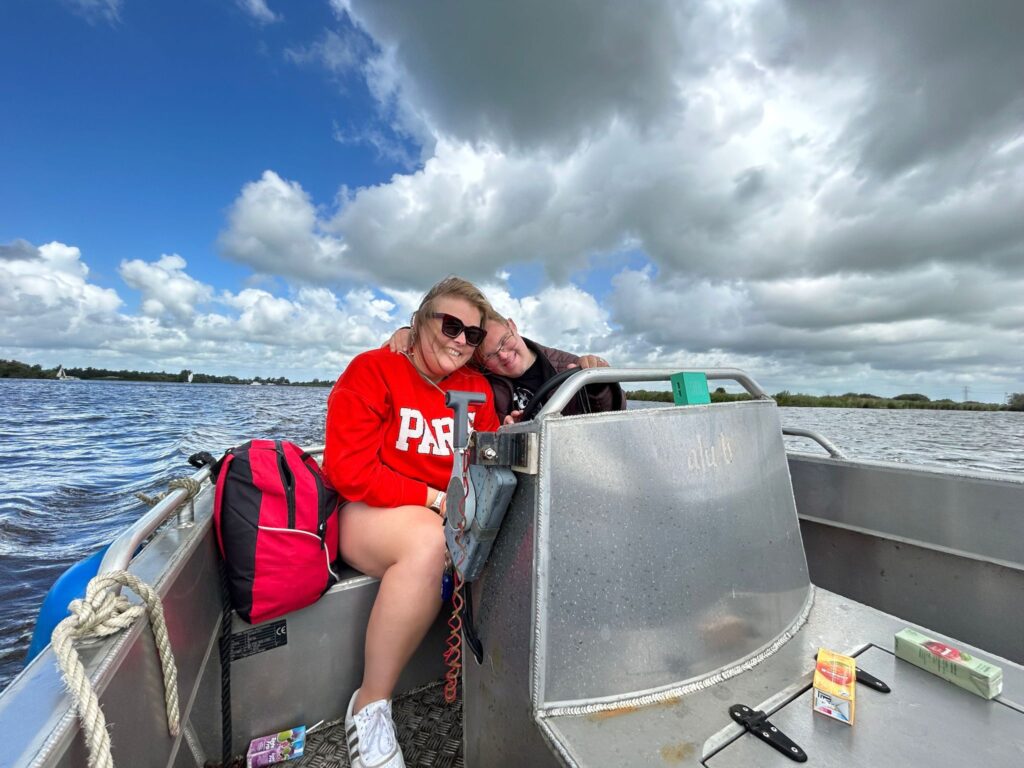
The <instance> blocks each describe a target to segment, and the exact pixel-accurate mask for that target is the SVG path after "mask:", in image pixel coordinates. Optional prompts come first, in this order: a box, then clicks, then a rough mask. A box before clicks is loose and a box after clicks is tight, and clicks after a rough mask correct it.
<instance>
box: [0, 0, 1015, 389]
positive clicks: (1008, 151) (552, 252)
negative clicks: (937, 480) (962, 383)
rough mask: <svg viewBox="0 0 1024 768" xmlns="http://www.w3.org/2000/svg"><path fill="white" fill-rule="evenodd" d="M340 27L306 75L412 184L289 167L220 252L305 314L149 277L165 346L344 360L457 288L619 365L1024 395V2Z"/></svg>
mask: <svg viewBox="0 0 1024 768" xmlns="http://www.w3.org/2000/svg"><path fill="white" fill-rule="evenodd" d="M251 5H258V6H261V7H263V8H266V6H265V4H264V3H262V2H258V3H253V4H251ZM331 5H332V7H333V8H334V10H335V14H336V28H332V29H331V30H325V31H324V32H322V33H321V34H320V35H319V36H317V37H316V38H315V39H312V40H311V41H310V42H308V43H306V44H305V45H298V46H294V47H292V48H290V49H289V50H288V51H286V53H285V56H286V57H287V58H288V59H289V60H290V61H292V62H293V63H296V64H300V65H306V64H310V65H313V64H315V65H317V66H319V67H321V68H323V69H325V70H327V71H328V72H330V73H331V75H332V77H334V78H335V79H339V80H340V79H341V78H342V77H344V78H351V77H362V78H363V79H364V80H365V83H366V86H367V87H368V89H369V91H370V93H371V95H372V96H373V98H374V99H376V105H377V113H376V114H375V115H373V116H372V117H371V118H369V119H367V120H366V121H365V122H361V123H357V122H347V121H346V122H345V123H344V124H343V125H342V124H339V123H335V124H334V126H333V130H334V137H335V138H336V139H337V140H338V141H341V142H344V143H350V144H351V143H362V144H366V145H369V146H372V147H375V150H376V151H377V153H378V154H379V155H380V156H381V157H387V158H389V159H391V160H398V161H399V163H400V165H401V166H402V167H403V168H406V169H407V170H405V171H404V172H402V173H397V174H395V175H393V176H392V177H391V178H388V179H385V180H381V181H379V182H377V183H372V184H369V185H367V186H365V187H362V188H358V189H351V188H349V187H347V186H345V185H343V184H340V182H341V181H342V180H341V179H339V190H338V193H337V195H336V196H335V197H334V198H333V199H329V200H327V199H325V200H314V199H313V198H312V196H311V194H310V193H309V192H308V191H307V189H311V188H312V187H311V186H310V185H309V182H308V181H306V182H305V183H306V184H307V186H306V188H304V187H303V183H304V181H305V180H303V179H286V178H284V177H282V176H281V175H279V174H278V173H277V172H275V171H274V170H268V171H266V172H265V173H264V174H263V175H262V176H261V177H260V178H259V179H254V180H252V181H251V182H250V183H248V184H246V185H245V186H244V187H243V188H242V190H241V191H240V193H239V195H238V197H237V199H236V200H235V201H234V202H233V203H232V204H231V206H230V208H229V211H228V216H227V222H226V224H225V227H224V230H223V232H222V233H221V235H220V238H219V241H218V242H219V247H220V250H221V252H222V254H223V255H224V256H226V257H227V258H229V259H231V260H233V261H235V262H238V263H242V264H245V265H248V266H250V267H251V268H252V269H253V270H254V271H255V272H257V273H259V274H261V275H273V276H279V277H282V278H284V279H285V280H286V281H287V282H288V285H289V286H290V287H289V288H288V289H287V290H286V291H285V292H284V295H275V294H273V293H271V292H269V291H266V290H260V289H256V288H247V289H244V290H241V291H239V292H237V293H232V292H228V291H221V292H220V293H217V294H213V295H211V294H210V292H209V291H208V290H206V291H205V292H204V289H205V287H204V286H202V285H201V284H200V283H198V282H197V281H194V280H192V278H189V277H188V276H187V274H186V265H185V264H184V263H183V262H182V263H181V264H178V262H175V261H173V259H174V258H176V257H166V256H165V257H162V258H163V259H171V260H172V261H162V260H157V261H156V262H153V263H145V262H126V264H125V265H123V266H122V278H123V279H124V280H125V283H126V284H127V285H128V286H129V287H131V288H134V289H136V290H139V291H141V292H142V294H143V302H142V310H141V313H140V315H139V316H138V317H134V318H130V319H129V320H130V322H131V323H134V324H135V327H137V328H138V329H141V330H139V333H141V334H151V335H153V336H154V337H157V336H160V334H165V335H164V336H160V339H162V341H161V343H166V344H169V345H170V344H174V343H177V342H176V341H175V337H174V336H173V335H172V334H171V322H172V320H176V321H177V323H178V326H179V328H178V331H179V332H180V330H181V326H183V325H187V323H188V322H191V323H192V326H190V327H191V328H192V330H189V331H188V334H189V338H190V339H191V340H192V341H197V340H198V341H199V342H200V343H205V341H211V343H213V342H212V340H220V339H227V338H250V339H254V340H258V343H259V344H261V345H264V347H265V348H275V347H273V345H274V343H275V342H274V341H273V339H274V337H275V333H279V332H280V330H281V329H282V328H287V327H294V326H296V325H301V326H302V327H304V328H309V329H311V339H312V341H311V348H313V349H316V350H320V351H321V353H322V354H324V355H340V356H344V355H345V354H348V353H349V350H354V349H355V348H356V346H357V345H358V344H362V343H366V344H369V345H373V343H374V342H375V341H376V340H377V339H378V338H380V335H381V334H385V327H386V326H387V325H388V324H389V323H397V324H400V323H401V322H404V321H405V319H406V318H407V317H408V314H409V312H410V311H411V309H412V308H414V307H415V305H416V303H418V299H419V295H420V294H421V292H422V291H423V290H424V289H425V288H426V287H427V286H429V285H430V284H432V283H433V282H434V281H435V280H436V279H437V278H438V277H439V276H441V275H443V274H447V273H458V274H461V275H464V276H466V277H468V278H470V279H474V280H477V281H479V282H480V283H481V284H483V285H484V286H485V287H486V288H487V290H488V293H490V294H491V295H492V298H493V299H494V301H495V303H496V305H497V306H498V307H499V309H500V310H501V311H504V312H506V313H507V314H510V315H512V316H513V317H515V318H516V320H517V321H518V322H519V323H520V325H521V327H523V329H524V332H526V333H528V335H532V336H533V337H536V338H537V339H538V340H539V341H541V342H543V343H548V344H553V345H556V346H562V347H564V348H568V349H572V350H573V351H578V352H581V351H598V352H601V353H602V354H605V356H608V357H611V358H612V359H615V360H616V361H617V362H622V363H628V364H643V365H649V364H670V365H677V364H707V365H713V364H728V365H747V366H750V367H751V368H752V369H754V370H758V371H766V372H767V373H768V375H769V376H770V377H772V378H774V379H776V380H785V377H786V376H789V377H790V381H789V382H786V386H789V387H791V388H796V387H798V386H799V382H800V381H837V380H844V379H849V380H856V381H866V380H867V378H868V377H871V376H875V377H876V379H877V380H878V381H885V382H896V381H905V380H915V381H916V380H917V379H916V378H915V377H919V376H925V377H926V376H940V375H941V376H943V377H945V378H947V379H952V378H954V377H976V379H977V380H981V379H982V378H984V377H988V378H989V379H990V380H991V381H996V382H999V386H1002V385H1003V383H1004V382H1005V383H1007V386H1008V387H1011V388H1018V387H1019V386H1020V385H1021V384H1024V370H1022V366H1021V362H1020V359H1019V353H1017V352H1016V350H1018V349H1019V348H1020V346H1021V342H1022V341H1024V339H1022V337H1021V333H1022V332H1021V328H1022V327H1024V303H1022V299H1020V298H1019V297H1020V296H1022V295H1024V290H1022V288H1024V282H1022V281H1024V274H1022V267H1024V217H1021V216H1020V211H1021V210H1024V138H1022V136H1021V133H1020V125H1021V124H1022V118H1024V89H1022V88H1021V86H1020V83H1022V82H1024V47H1022V46H1020V45H1019V43H1018V41H1017V39H1016V38H1017V37H1018V35H1017V30H1019V29H1020V28H1021V27H1022V26H1024V23H1022V22H1024V6H1021V4H1020V3H1018V2H1014V1H1013V0H1003V1H1002V2H998V1H996V2H992V3H989V4H987V5H986V7H985V9H984V11H983V12H981V11H979V10H978V9H975V8H972V7H968V6H966V5H964V4H960V3H955V2H952V0H941V1H940V2H938V3H935V2H932V1H931V0H911V1H910V2H905V3H898V4H893V3H887V2H884V1H883V0H867V1H866V2H854V1H853V0H840V1H839V2H835V3H828V4H822V3H817V2H813V1H812V0H788V1H783V2H774V1H772V2H769V1H768V0H753V1H752V2H751V1H749V0H723V1H722V2H718V3H713V4H699V5H696V6H694V5H693V4H682V3H677V2H671V1H670V0H658V1H656V2H650V3H646V4H645V5H644V12H643V13H636V12H635V9H633V8H632V7H628V8H627V7H625V6H623V4H622V3H619V2H615V0H603V1H597V2H589V3H572V4H566V3H562V4H555V5H552V4H549V3H548V4H545V3H540V2H537V1H536V0H530V1H528V2H522V3H505V4H493V3H489V4H481V3H476V4H468V5H467V4H465V3H456V2H454V0H443V1H442V2H437V3H431V4H422V3H398V2H392V1H388V0H384V1H382V0H332V2H331ZM267 12H268V13H271V12H270V11H269V9H267ZM410 142H411V143H414V144H415V145H416V147H414V149H413V151H411V152H410V150H409V148H408V147H409V144H410ZM416 149H418V150H419V152H420V154H419V156H418V157H417V156H416V152H415V150H416ZM5 248H6V250H0V267H2V266H3V265H5V264H10V263H16V264H31V263H35V262H36V261H39V260H40V259H41V258H42V257H41V256H40V255H39V254H37V253H34V252H33V249H32V248H28V249H27V250H26V248H25V246H24V245H19V244H17V243H15V244H11V245H10V246H6V247H5ZM40 250H41V249H40ZM632 255H637V256H636V259H637V260H638V261H639V264H638V263H636V261H634V257H633V256H632ZM51 257H52V258H56V257H55V256H51ZM616 258H620V259H621V261H620V262H618V263H628V264H629V266H628V267H627V268H625V269H622V270H621V271H619V272H618V274H617V276H616V277H615V278H614V279H613V280H612V281H611V286H610V291H609V292H607V293H605V291H604V290H602V289H601V288H595V287H594V286H595V284H596V282H594V281H590V278H591V276H592V275H593V274H594V273H595V272H597V271H599V270H600V269H605V270H606V271H607V267H599V266H598V265H599V264H605V265H607V264H608V263H616V261H615V260H616ZM76 259H77V257H76ZM68 263H69V264H71V262H68ZM79 263H80V262H79ZM524 268H526V269H527V270H528V272H529V274H531V275H534V274H536V275H538V276H539V277H538V280H539V285H537V286H535V288H534V289H533V290H531V291H530V292H529V295H522V294H516V295H514V294H513V292H512V290H511V289H510V287H509V286H510V285H511V284H513V283H515V281H513V280H511V279H510V275H509V273H516V274H518V273H519V270H523V269H524ZM48 274H49V273H48ZM496 275H498V277H497V278H496V277H495V276H496ZM574 280H575V281H576V283H575V284H574V282H573V281H574ZM602 280H604V281H605V282H607V279H606V278H602ZM158 281H159V282H161V283H162V284H169V285H173V287H174V290H171V291H169V292H167V295H163V296H161V295H160V293H159V291H158V290H157V284H158ZM190 281H191V282H190ZM584 285H587V286H589V290H584V288H583V287H582V286H584ZM82 286H88V283H87V282H84V278H83V282H82ZM353 286H355V287H354V288H353ZM605 287H606V288H607V286H605ZM93 288H96V286H93ZM82 290H83V291H84V290H85V289H84V288H82ZM97 290H99V289H98V288H97ZM0 295H3V294H0ZM683 314H685V322H682V321H681V320H680V317H681V315H683ZM123 322H128V321H123ZM331 331H334V332H335V333H336V334H337V336H336V341H337V339H340V340H341V341H337V343H336V345H335V346H333V347H332V346H331V343H332V342H331ZM385 335H386V334H385ZM349 340H351V343H350V342H349ZM254 343H257V342H254ZM261 348H262V347H261ZM922 372H924V373H922ZM791 382H797V383H791ZM1012 382H1017V383H1016V384H1014V383H1012ZM897 386H898V385H897ZM808 388H811V387H808ZM850 388H851V389H852V388H854V387H853V386H851V387H850Z"/></svg>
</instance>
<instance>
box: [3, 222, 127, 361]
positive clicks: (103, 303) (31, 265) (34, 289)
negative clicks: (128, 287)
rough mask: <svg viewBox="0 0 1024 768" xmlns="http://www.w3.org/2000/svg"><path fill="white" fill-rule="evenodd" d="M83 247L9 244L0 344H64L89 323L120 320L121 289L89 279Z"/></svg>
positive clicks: (74, 339) (5, 256)
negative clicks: (82, 252)
mask: <svg viewBox="0 0 1024 768" xmlns="http://www.w3.org/2000/svg"><path fill="white" fill-rule="evenodd" d="M88 275H89V268H88V267H87V266H86V265H85V263H84V262H83V261H82V260H81V251H79V249H78V248H75V247H73V246H68V245H65V244H63V243H58V242H52V243H46V244H45V245H41V246H39V247H38V248H35V247H33V246H31V245H30V244H29V243H27V242H25V241H23V240H22V241H16V242H15V243H14V244H12V245H10V246H5V247H4V251H3V258H0V314H2V316H3V318H4V322H3V323H2V324H0V344H8V345H16V346H27V347H31V346H46V347H63V346H68V345H72V344H75V343H77V342H79V341H80V340H81V339H83V338H84V337H86V336H88V335H89V330H88V329H89V328H107V327H109V326H116V325H117V324H118V315H117V310H118V308H119V307H120V306H121V303H122V302H121V299H120V297H119V296H118V295H117V292H116V291H113V290H111V289H109V288H101V287H99V286H96V285H93V284H92V283H90V282H89V281H88Z"/></svg>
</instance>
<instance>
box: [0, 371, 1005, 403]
mask: <svg viewBox="0 0 1024 768" xmlns="http://www.w3.org/2000/svg"><path fill="white" fill-rule="evenodd" d="M62 368H63V366H59V365H58V366H57V367H56V368H43V367H41V366H39V365H28V364H27V363H22V362H19V361H17V360H0V379H57V378H58V377H57V372H58V371H60V370H61V369H62ZM63 370H64V372H65V373H66V374H67V376H68V377H69V378H74V379H78V380H81V381H150V382H161V383H167V384H175V383H176V384H188V383H192V384H230V385H238V386H252V385H254V384H259V385H267V386H284V387H330V386H333V385H334V380H330V381H326V380H322V379H313V380H312V381H290V380H289V379H288V378H286V377H284V376H279V377H277V378H271V377H262V376H254V377H253V378H240V377H238V376H213V375H210V374H207V373H195V372H194V371H190V370H188V369H184V370H182V371H179V372H178V373H166V372H164V371H160V372H152V371H126V370H121V371H114V370H109V369H106V368H64V369H63ZM190 375H191V377H192V381H191V382H189V376H190ZM626 396H627V397H628V398H629V399H630V400H647V401H652V402H662V403H671V402H672V393H671V392H666V391H651V390H646V389H639V390H634V391H631V392H627V393H626ZM772 398H773V399H774V400H775V402H776V403H778V404H779V405H780V406H785V407H787V408H793V407H796V408H801V407H810V408H883V409H889V410H901V409H905V408H917V409H923V410H941V411H1024V393H1014V394H1013V395H1011V396H1010V397H1009V402H1008V403H1006V404H998V403H979V402H975V401H967V402H961V403H958V402H954V401H953V400H931V399H929V398H928V397H927V396H925V395H921V394H906V395H898V396H896V397H891V398H890V397H879V396H878V395H872V394H866V393H861V394H855V393H852V392H847V393H846V394H844V395H825V396H821V397H819V396H816V395H803V394H793V393H791V392H788V391H783V392H777V393H776V394H774V395H772ZM749 399H750V395H747V394H730V393H728V392H726V391H725V390H724V389H723V388H721V387H719V388H718V389H716V390H715V391H714V392H712V393H711V401H712V402H714V403H723V402H733V401H736V400H749Z"/></svg>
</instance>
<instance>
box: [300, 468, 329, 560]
mask: <svg viewBox="0 0 1024 768" xmlns="http://www.w3.org/2000/svg"><path fill="white" fill-rule="evenodd" d="M301 458H302V466H304V467H305V468H306V470H307V471H308V472H309V474H311V475H312V476H313V482H314V483H316V532H317V534H318V535H319V536H320V546H322V547H326V546H327V518H328V517H329V515H328V514H327V511H326V510H325V509H324V506H325V504H324V502H325V500H326V496H327V491H326V490H324V481H323V478H321V477H320V473H319V472H317V471H316V470H315V469H313V467H311V466H309V464H307V463H306V460H307V459H309V460H310V461H312V460H313V459H312V457H311V456H310V455H309V454H308V453H304V454H302V457H301Z"/></svg>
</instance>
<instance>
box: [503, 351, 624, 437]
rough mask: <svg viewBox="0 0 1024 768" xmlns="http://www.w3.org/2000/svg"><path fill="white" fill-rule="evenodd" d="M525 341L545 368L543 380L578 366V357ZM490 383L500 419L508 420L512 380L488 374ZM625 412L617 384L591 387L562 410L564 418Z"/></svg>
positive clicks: (593, 385)
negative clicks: (572, 366)
mask: <svg viewBox="0 0 1024 768" xmlns="http://www.w3.org/2000/svg"><path fill="white" fill-rule="evenodd" d="M523 342H524V343H525V344H526V346H527V347H529V348H530V350H531V351H532V352H533V353H534V354H536V355H537V358H538V359H539V360H540V361H541V366H543V368H544V379H545V381H546V380H547V379H550V378H551V377H552V376H554V375H555V374H556V373H561V372H562V371H564V370H566V369H567V368H568V367H569V366H570V365H572V364H573V363H579V359H580V358H579V356H578V355H573V354H571V353H569V352H563V351H562V350H560V349H552V348H551V347H544V346H541V345H540V344H538V343H537V342H535V341H530V340H529V339H528V338H526V337H525V336H524V337H523ZM484 375H485V376H487V380H488V381H490V382H491V389H493V390H494V410H496V411H497V412H498V419H499V420H501V421H505V417H506V416H508V414H509V413H511V410H512V381H513V380H512V379H508V378H506V377H504V376H498V375H497V374H495V373H490V372H485V374H484ZM625 409H626V395H625V393H624V392H623V391H622V387H620V386H619V385H618V384H591V385H590V386H588V387H584V388H583V389H581V390H580V391H579V392H578V393H576V396H575V397H574V398H573V399H572V400H571V401H569V404H568V405H567V406H565V408H564V409H562V414H563V415H565V416H575V415H577V414H580V413H598V412H600V411H623V410H625Z"/></svg>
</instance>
